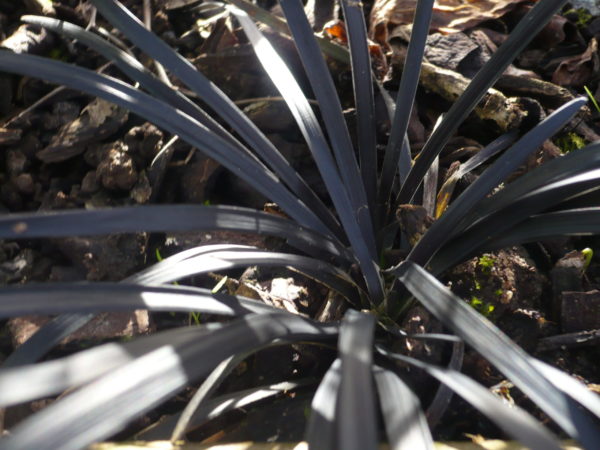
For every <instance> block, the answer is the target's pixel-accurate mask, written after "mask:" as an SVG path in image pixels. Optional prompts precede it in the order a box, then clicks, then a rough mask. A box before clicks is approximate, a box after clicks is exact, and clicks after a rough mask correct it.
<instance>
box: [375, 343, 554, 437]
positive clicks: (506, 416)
mask: <svg viewBox="0 0 600 450" xmlns="http://www.w3.org/2000/svg"><path fill="white" fill-rule="evenodd" d="M377 350H378V351H379V352H380V353H382V354H383V355H385V356H387V357H391V358H395V359H398V360H400V361H403V362H406V363H408V364H411V365H413V366H415V367H418V368H420V369H422V370H423V371H425V372H426V373H427V374H429V375H431V376H432V377H434V378H436V379H437V380H439V381H440V382H441V383H444V384H446V385H447V386H448V387H450V389H452V390H453V391H454V392H455V393H456V394H458V395H459V396H461V397H462V398H464V399H465V400H466V401H467V402H469V403H470V404H471V405H473V406H474V407H475V408H477V409H478V410H479V411H480V412H481V413H483V414H484V415H485V416H486V417H487V418H488V419H490V420H491V421H492V422H494V423H495V424H496V425H498V426H499V427H500V428H502V429H503V430H504V432H505V433H506V434H508V435H509V436H512V437H513V438H515V439H517V440H519V441H520V442H522V443H523V444H525V445H526V446H527V447H529V448H539V449H560V448H562V447H561V446H560V444H559V442H558V441H557V440H556V438H555V437H554V436H553V435H552V434H551V433H550V432H549V431H548V430H546V429H545V428H544V427H543V426H542V425H541V424H540V423H539V422H537V421H536V420H535V419H534V418H533V417H531V416H530V415H529V414H528V413H526V412H525V411H524V410H522V409H521V408H519V407H518V406H513V407H508V406H507V405H506V404H504V403H503V402H502V400H500V399H499V398H497V397H495V396H494V395H493V394H492V393H490V392H489V391H488V390H487V389H486V388H484V387H483V386H481V385H480V384H479V383H477V382H475V381H473V380H472V379H471V378H469V377H467V376H466V375H464V374H462V373H460V372H458V371H455V370H451V369H446V368H443V367H438V366H435V365H433V364H429V363H426V362H423V361H420V360H418V359H415V358H411V357H409V356H405V355H401V354H398V353H392V352H389V351H388V350H386V349H384V348H383V347H379V346H378V347H377Z"/></svg>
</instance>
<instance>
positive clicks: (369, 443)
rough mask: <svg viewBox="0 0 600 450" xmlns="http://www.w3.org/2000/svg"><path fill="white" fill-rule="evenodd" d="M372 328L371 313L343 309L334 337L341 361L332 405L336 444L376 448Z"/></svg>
mask: <svg viewBox="0 0 600 450" xmlns="http://www.w3.org/2000/svg"><path fill="white" fill-rule="evenodd" d="M374 331H375V317H374V316H372V315H370V314H364V313H359V312H357V311H355V310H352V309H351V310H348V311H347V312H346V314H345V316H344V320H343V321H342V326H341V328H340V337H339V341H338V350H339V353H340V359H341V361H342V366H341V376H342V379H341V382H340V388H339V393H338V398H337V405H336V416H337V421H338V423H337V425H338V429H337V433H338V437H337V439H338V445H339V447H338V448H343V449H347V450H353V449H356V450H367V449H375V448H377V415H376V413H375V411H376V410H375V400H374V394H375V392H374V389H373V375H372V362H373V333H374Z"/></svg>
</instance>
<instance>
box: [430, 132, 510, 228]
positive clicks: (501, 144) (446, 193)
mask: <svg viewBox="0 0 600 450" xmlns="http://www.w3.org/2000/svg"><path fill="white" fill-rule="evenodd" d="M516 138H517V132H516V131H511V132H508V133H505V134H503V135H502V136H500V137H499V138H497V139H495V140H494V141H492V142H491V143H489V144H488V145H486V146H485V147H484V148H483V149H482V150H480V151H478V152H477V153H476V154H475V155H474V156H473V157H471V158H469V159H468V160H467V161H466V162H465V163H464V164H461V165H460V167H459V168H458V170H457V171H456V172H454V173H453V174H452V175H451V176H450V177H449V178H448V179H447V180H446V181H445V182H444V184H443V185H442V187H441V188H440V190H439V192H438V196H437V205H436V212H435V217H436V218H438V217H440V216H441V215H442V213H443V212H444V211H445V210H446V208H447V207H448V203H449V202H450V198H451V197H452V193H453V192H454V187H455V186H456V183H457V182H458V180H460V179H461V178H462V177H463V176H464V175H466V174H467V173H469V172H471V171H472V170H474V169H476V168H477V167H479V166H480V165H481V164H483V163H485V162H486V161H487V160H489V159H490V158H492V157H494V156H496V155H497V154H498V153H499V152H501V151H502V150H504V149H505V148H506V147H508V146H509V145H510V144H512V143H513V142H514V141H515V139H516Z"/></svg>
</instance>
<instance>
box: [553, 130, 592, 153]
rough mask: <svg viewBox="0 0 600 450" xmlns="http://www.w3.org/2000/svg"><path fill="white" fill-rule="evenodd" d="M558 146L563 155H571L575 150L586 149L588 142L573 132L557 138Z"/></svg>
mask: <svg viewBox="0 0 600 450" xmlns="http://www.w3.org/2000/svg"><path fill="white" fill-rule="evenodd" d="M556 144H557V145H558V147H559V148H560V151H561V152H562V153H569V152H572V151H573V150H579V149H580V148H583V147H585V146H586V145H587V142H586V141H585V139H584V138H582V137H581V136H579V135H578V134H577V133H573V132H571V133H567V134H565V135H564V136H561V137H559V138H557V139H556Z"/></svg>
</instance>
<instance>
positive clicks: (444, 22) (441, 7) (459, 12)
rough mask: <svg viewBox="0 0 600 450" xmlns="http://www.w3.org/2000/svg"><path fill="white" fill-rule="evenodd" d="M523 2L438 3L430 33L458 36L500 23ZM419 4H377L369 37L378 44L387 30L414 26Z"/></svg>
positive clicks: (386, 0) (384, 0)
mask: <svg viewBox="0 0 600 450" xmlns="http://www.w3.org/2000/svg"><path fill="white" fill-rule="evenodd" d="M522 1H524V0H436V2H435V4H434V7H433V17H432V19H431V30H432V31H436V30H437V31H441V32H444V33H456V32H458V31H462V30H466V29H467V28H470V27H473V26H475V25H477V24H479V23H481V22H484V21H486V20H490V19H497V18H498V17H501V16H503V15H504V14H506V13H507V12H509V11H510V10H511V9H512V8H514V7H515V6H517V4H519V3H520V2H522ZM416 3H417V2H416V0H375V3H374V5H373V9H372V10H371V16H370V21H369V33H370V36H371V38H372V39H374V40H375V41H377V42H380V43H385V42H386V41H387V39H386V38H387V28H388V27H389V26H391V25H403V24H410V23H412V22H413V18H414V14H415V6H416Z"/></svg>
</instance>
